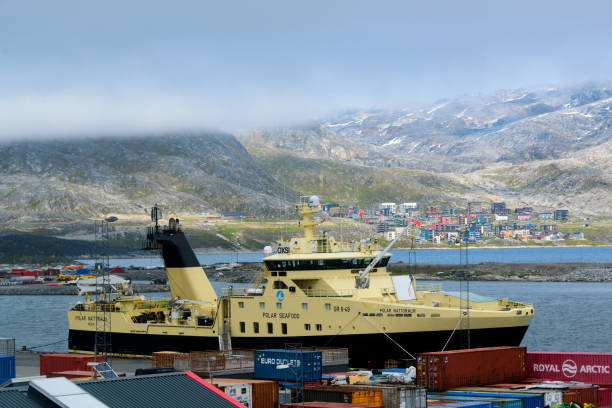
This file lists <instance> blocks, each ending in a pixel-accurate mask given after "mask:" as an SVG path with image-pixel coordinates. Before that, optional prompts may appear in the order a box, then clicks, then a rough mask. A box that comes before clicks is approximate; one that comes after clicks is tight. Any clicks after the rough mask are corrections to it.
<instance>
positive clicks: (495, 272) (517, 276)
mask: <svg viewBox="0 0 612 408" xmlns="http://www.w3.org/2000/svg"><path fill="white" fill-rule="evenodd" d="M465 269H466V268H465V267H463V266H460V265H419V266H416V267H414V266H410V265H407V264H403V263H394V264H390V265H389V271H390V272H391V273H393V274H398V275H402V274H409V273H410V274H413V275H414V276H415V277H416V278H417V279H419V280H439V281H443V280H458V279H460V278H461V277H462V276H463V275H464V271H465ZM467 270H468V271H469V276H470V279H471V280H477V281H508V282H612V264H609V263H607V264H602V263H552V264H551V263H492V262H491V263H489V262H487V263H481V264H474V265H469V267H468V269H467ZM205 271H206V275H207V276H208V278H209V279H210V280H211V281H222V282H227V283H251V282H254V281H255V280H256V279H257V277H258V276H259V275H260V274H261V272H262V267H261V264H259V263H244V264H241V265H240V266H239V267H237V268H234V269H233V270H231V271H217V270H216V269H215V268H205ZM122 277H124V278H126V279H131V280H132V281H134V282H137V283H135V284H134V289H135V292H136V293H151V292H167V291H169V290H170V288H169V286H168V285H167V283H166V282H165V280H166V272H165V271H164V270H163V269H154V270H149V269H147V270H143V269H140V270H139V269H135V270H128V271H126V273H125V274H123V275H122ZM145 282H155V283H150V284H148V283H145ZM77 294H78V290H77V288H76V286H49V285H44V284H43V285H17V286H0V295H77Z"/></svg>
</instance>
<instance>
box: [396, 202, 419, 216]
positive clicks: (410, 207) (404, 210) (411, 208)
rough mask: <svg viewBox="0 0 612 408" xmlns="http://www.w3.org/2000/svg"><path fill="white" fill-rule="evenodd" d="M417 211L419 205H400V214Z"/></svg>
mask: <svg viewBox="0 0 612 408" xmlns="http://www.w3.org/2000/svg"><path fill="white" fill-rule="evenodd" d="M416 209H417V203H401V204H400V205H399V212H400V214H406V213H408V212H410V211H414V210H416Z"/></svg>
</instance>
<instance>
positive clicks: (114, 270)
mask: <svg viewBox="0 0 612 408" xmlns="http://www.w3.org/2000/svg"><path fill="white" fill-rule="evenodd" d="M111 273H125V269H124V268H112V269H111Z"/></svg>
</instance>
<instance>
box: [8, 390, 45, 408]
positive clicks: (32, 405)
mask: <svg viewBox="0 0 612 408" xmlns="http://www.w3.org/2000/svg"><path fill="white" fill-rule="evenodd" d="M42 407H45V406H44V405H39V404H37V403H36V402H34V401H33V400H31V399H30V398H28V395H27V394H26V393H25V392H23V391H20V390H19V389H16V388H11V389H6V390H0V408H42Z"/></svg>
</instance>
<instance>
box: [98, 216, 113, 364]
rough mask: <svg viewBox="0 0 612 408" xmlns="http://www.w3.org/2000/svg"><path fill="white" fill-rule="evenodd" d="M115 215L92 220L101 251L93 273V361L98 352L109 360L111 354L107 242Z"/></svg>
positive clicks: (109, 282)
mask: <svg viewBox="0 0 612 408" xmlns="http://www.w3.org/2000/svg"><path fill="white" fill-rule="evenodd" d="M117 220H118V218H117V217H115V216H108V217H106V218H104V219H102V220H97V221H94V240H95V242H96V243H98V244H99V245H98V246H99V248H100V251H101V253H98V255H97V256H96V262H95V274H96V285H95V293H96V296H97V299H96V302H95V303H94V307H95V308H96V309H95V310H96V316H95V317H96V322H95V328H96V331H95V335H94V336H95V337H94V362H96V363H97V362H98V354H100V352H101V353H102V355H103V356H104V361H106V362H107V363H108V362H109V354H111V355H112V342H111V314H110V304H109V303H108V302H109V301H110V288H111V275H110V256H109V252H110V251H109V247H108V243H109V241H110V239H111V233H112V232H114V227H112V226H111V223H113V222H115V221H117Z"/></svg>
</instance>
